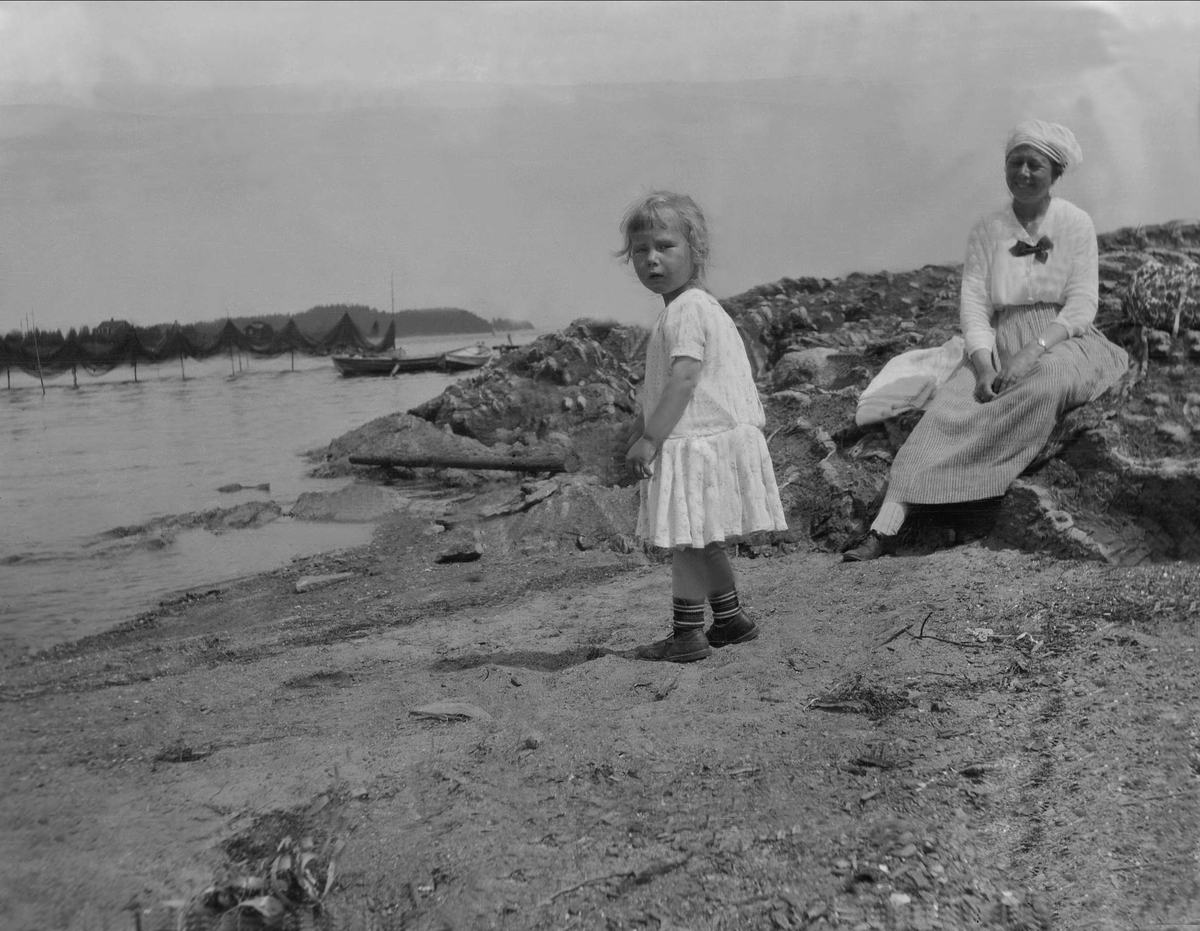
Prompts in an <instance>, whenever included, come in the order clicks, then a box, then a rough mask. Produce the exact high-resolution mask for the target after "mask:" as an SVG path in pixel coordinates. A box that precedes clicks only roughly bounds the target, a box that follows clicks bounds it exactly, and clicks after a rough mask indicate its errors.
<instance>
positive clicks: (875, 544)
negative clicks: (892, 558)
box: [842, 530, 896, 562]
mask: <svg viewBox="0 0 1200 931" xmlns="http://www.w3.org/2000/svg"><path fill="white" fill-rule="evenodd" d="M895 540H896V538H895V536H888V537H885V536H883V535H881V534H878V533H876V532H875V531H874V530H872V531H871V532H870V533H868V534H867V537H866V539H865V540H863V541H862V543H860V544H858V546H856V547H854V549H850V550H846V552H844V553H842V562H866V561H867V560H868V559H878V558H879V557H880V556H883V555H885V554H887V553H890V552H891V551H892V544H893V543H894V542H895Z"/></svg>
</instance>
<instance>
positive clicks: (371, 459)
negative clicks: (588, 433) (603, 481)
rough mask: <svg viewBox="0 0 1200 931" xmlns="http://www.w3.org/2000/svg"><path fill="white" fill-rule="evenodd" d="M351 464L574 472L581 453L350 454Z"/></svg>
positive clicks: (399, 467) (500, 470)
mask: <svg viewBox="0 0 1200 931" xmlns="http://www.w3.org/2000/svg"><path fill="white" fill-rule="evenodd" d="M350 463H351V465H366V466H388V467H391V468H397V469H489V470H495V471H498V472H575V471H576V470H578V468H579V456H578V455H576V454H575V453H574V452H567V453H565V454H564V455H561V456H528V457H525V456H522V457H515V456H420V455H397V456H351V457H350Z"/></svg>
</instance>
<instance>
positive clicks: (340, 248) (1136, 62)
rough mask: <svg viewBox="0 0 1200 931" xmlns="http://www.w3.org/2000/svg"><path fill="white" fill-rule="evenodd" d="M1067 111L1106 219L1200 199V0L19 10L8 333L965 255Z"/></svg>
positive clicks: (608, 306) (824, 270)
mask: <svg viewBox="0 0 1200 931" xmlns="http://www.w3.org/2000/svg"><path fill="white" fill-rule="evenodd" d="M1026 118H1041V119H1049V120H1054V121H1057V122H1062V123H1064V124H1066V125H1067V126H1069V127H1071V128H1072V129H1073V130H1074V132H1075V133H1076V135H1077V137H1078V138H1079V141H1080V144H1081V146H1082V148H1083V151H1084V164H1083V165H1082V166H1081V167H1080V169H1079V170H1078V171H1073V172H1070V173H1068V175H1067V176H1066V177H1065V178H1064V179H1063V180H1062V181H1061V182H1059V185H1058V186H1057V187H1056V188H1055V191H1056V193H1057V194H1059V195H1060V196H1063V197H1065V198H1067V199H1069V200H1071V201H1073V202H1074V203H1076V204H1078V205H1079V206H1080V207H1082V208H1084V209H1085V210H1087V211H1088V212H1089V213H1090V214H1091V215H1092V217H1093V219H1094V220H1095V222H1096V226H1097V228H1098V230H1100V231H1101V232H1103V231H1105V230H1109V229H1116V228H1118V227H1121V226H1126V225H1135V224H1138V223H1147V224H1148V223H1162V222H1168V221H1170V220H1175V219H1195V218H1197V217H1198V216H1200V3H1154V2H1130V3H1088V2H1070V3H1066V2H1035V3H1028V2H1007V0H1002V2H995V3H991V2H973V3H950V2H944V3H934V2H897V3H878V2H858V3H855V2H846V0H837V2H832V3H824V2H811V3H797V2H793V3H768V2H753V0H736V2H729V3H727V2H684V0H678V2H628V0H621V2H575V0H572V2H487V3H485V2H475V3H451V2H440V0H439V2H432V3H420V2H405V3H381V2H369V3H353V2H344V0H343V2H336V3H324V2H305V3H285V2H271V3H258V2H239V3H229V2H220V3H214V2H196V0H192V2H185V3H173V2H161V0H160V2H157V3H153V4H146V3H141V2H134V3H125V2H98V0H92V2H84V3H78V2H0V332H8V331H10V330H13V329H20V328H22V327H23V326H27V325H28V323H29V322H30V321H31V320H32V321H34V322H36V325H37V326H38V328H40V329H59V328H61V329H63V330H66V329H68V328H70V327H79V326H84V325H87V326H95V325H96V324H97V323H100V322H101V321H104V320H107V319H110V318H114V317H115V318H118V319H126V320H130V321H132V322H134V323H137V324H140V325H149V324H154V323H163V322H171V321H179V322H181V323H187V322H192V321H199V320H212V319H217V318H220V317H224V316H226V315H233V316H254V315H257V314H277V313H298V312H300V311H302V310H305V309H307V308H309V307H312V306H314V305H318V304H332V303H361V304H368V305H370V306H374V307H376V308H378V309H380V310H388V309H390V307H391V302H392V291H391V288H392V281H393V280H394V282H395V307H396V309H397V310H402V309H407V308H421V307H462V308H465V309H467V310H470V311H473V312H475V313H477V314H479V315H480V316H482V317H484V318H487V319H491V318H494V317H507V318H512V319H522V320H529V321H530V322H532V323H534V324H535V325H537V326H543V327H560V326H563V325H565V324H567V323H568V322H570V321H571V320H573V319H577V318H580V317H601V318H605V319H615V320H619V321H622V322H637V323H648V322H650V321H652V320H653V315H654V313H655V312H656V310H657V307H658V306H660V305H656V303H655V302H656V301H657V300H658V299H657V298H655V297H654V296H653V295H651V294H649V292H645V291H644V290H642V289H641V288H640V286H639V285H638V284H637V281H636V278H634V276H633V274H632V271H631V270H630V269H629V268H628V267H627V266H625V265H624V264H622V263H621V262H619V261H618V260H617V259H615V258H614V257H613V254H612V253H613V251H614V250H615V249H616V248H618V246H619V244H620V242H619V234H618V221H619V219H620V216H621V214H622V212H623V210H624V209H625V207H626V206H627V205H628V204H629V203H630V202H631V201H633V200H634V199H636V198H637V197H639V196H640V195H642V194H644V193H646V192H648V191H650V190H654V189H662V188H665V189H671V190H680V191H685V192H687V193H690V194H691V195H692V196H693V197H695V198H696V200H697V201H698V202H699V203H700V205H701V206H702V208H703V209H704V210H705V213H706V215H707V216H708V219H709V223H710V226H711V234H712V242H713V258H712V264H711V271H710V273H709V280H708V285H709V287H710V289H711V290H712V291H713V292H714V293H716V294H717V295H718V296H728V295H732V294H736V293H738V292H740V291H743V290H745V289H747V288H749V287H752V286H754V285H756V284H760V283H763V282H768V281H774V280H777V279H779V278H781V277H784V276H791V277H798V276H802V275H819V276H829V277H832V276H838V275H844V274H847V273H849V272H851V271H856V270H857V271H864V272H875V271H880V270H883V269H890V270H893V271H901V270H906V269H911V268H915V267H919V266H921V265H924V264H926V263H945V262H958V261H961V255H962V251H963V247H964V244H965V240H966V235H967V232H968V231H969V229H970V227H971V225H972V224H973V223H974V221H975V220H976V219H977V218H978V216H979V215H980V214H982V213H984V212H985V211H987V210H990V209H992V208H994V207H997V206H1000V205H1002V204H1003V203H1004V199H1005V190H1004V186H1003V171H1002V162H1003V149H1002V146H1003V142H1004V139H1005V137H1006V135H1007V131H1008V129H1009V128H1010V127H1011V125H1012V124H1013V123H1015V122H1017V121H1018V120H1021V119H1026Z"/></svg>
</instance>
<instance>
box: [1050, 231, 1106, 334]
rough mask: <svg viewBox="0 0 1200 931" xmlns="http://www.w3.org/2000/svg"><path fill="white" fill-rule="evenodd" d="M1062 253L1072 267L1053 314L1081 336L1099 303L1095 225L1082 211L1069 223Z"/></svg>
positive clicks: (1055, 319) (1067, 327) (1071, 330)
mask: <svg viewBox="0 0 1200 931" xmlns="http://www.w3.org/2000/svg"><path fill="white" fill-rule="evenodd" d="M1061 245H1062V246H1063V250H1062V254H1065V255H1070V257H1071V271H1070V273H1069V274H1068V277H1067V280H1066V282H1065V284H1064V285H1063V291H1062V298H1061V300H1062V305H1063V308H1062V310H1060V311H1059V312H1058V316H1057V317H1055V318H1054V322H1055V323H1058V324H1061V325H1062V327H1063V328H1064V329H1065V330H1066V331H1067V332H1068V333H1069V334H1070V335H1071V336H1082V335H1083V334H1084V333H1086V332H1087V328H1088V326H1090V325H1091V323H1092V321H1094V320H1095V319H1096V311H1097V309H1098V308H1099V305H1100V256H1099V249H1098V247H1097V245H1096V227H1095V225H1093V223H1092V219H1091V217H1089V216H1088V215H1087V214H1086V213H1084V212H1083V211H1079V216H1078V218H1076V220H1075V222H1074V223H1072V224H1071V229H1070V231H1069V233H1068V241H1067V242H1064V243H1062V244H1061Z"/></svg>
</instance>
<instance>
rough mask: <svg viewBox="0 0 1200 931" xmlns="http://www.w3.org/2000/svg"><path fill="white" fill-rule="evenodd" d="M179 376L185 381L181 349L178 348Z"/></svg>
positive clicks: (185, 373) (185, 375) (185, 374)
mask: <svg viewBox="0 0 1200 931" xmlns="http://www.w3.org/2000/svg"><path fill="white" fill-rule="evenodd" d="M179 377H180V378H181V379H182V380H183V381H187V372H185V371H184V370H183V350H182V349H180V350H179Z"/></svg>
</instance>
